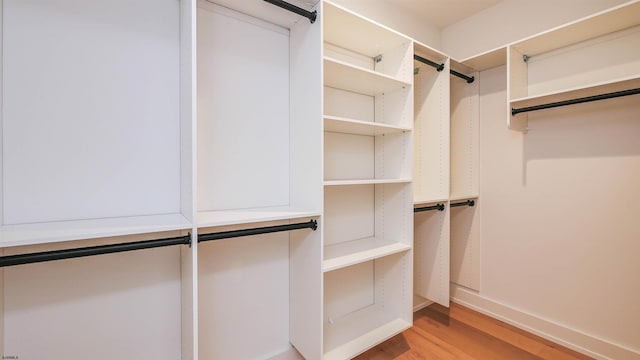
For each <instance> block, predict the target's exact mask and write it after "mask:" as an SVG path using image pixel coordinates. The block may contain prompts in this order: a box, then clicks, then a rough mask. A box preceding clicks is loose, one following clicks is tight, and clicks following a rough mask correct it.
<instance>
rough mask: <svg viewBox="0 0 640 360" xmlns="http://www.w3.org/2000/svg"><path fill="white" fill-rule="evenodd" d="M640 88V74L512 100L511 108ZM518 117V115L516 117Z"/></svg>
mask: <svg viewBox="0 0 640 360" xmlns="http://www.w3.org/2000/svg"><path fill="white" fill-rule="evenodd" d="M639 87H640V74H636V75H634V76H629V77H625V78H621V79H614V80H610V81H604V82H600V83H595V84H590V85H587V86H581V87H574V88H570V89H566V90H561V91H554V92H549V93H545V94H539V95H532V96H527V97H521V98H517V99H512V100H511V101H509V105H510V106H511V108H523V107H530V106H536V105H541V104H548V103H553V102H559V101H566V100H572V99H577V98H583V97H588V96H594V95H600V94H605V93H610V92H617V91H623V90H629V89H635V88H639ZM516 116H517V115H516Z"/></svg>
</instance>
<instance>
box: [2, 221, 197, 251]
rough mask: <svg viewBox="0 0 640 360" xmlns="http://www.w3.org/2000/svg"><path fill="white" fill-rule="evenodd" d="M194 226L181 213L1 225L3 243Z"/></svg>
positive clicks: (53, 241)
mask: <svg viewBox="0 0 640 360" xmlns="http://www.w3.org/2000/svg"><path fill="white" fill-rule="evenodd" d="M191 227H192V224H191V222H190V221H188V220H187V219H186V218H185V217H184V216H183V215H182V214H166V215H149V216H131V217H118V218H105V219H90V220H73V221H57V222H47V223H34V224H20V225H5V226H3V227H2V228H0V247H3V248H4V247H11V246H24V245H35V244H46V243H55V242H62V241H72V240H84V239H96V238H104V237H112V236H124V235H135V234H145V233H154V232H163V231H174V230H186V229H191Z"/></svg>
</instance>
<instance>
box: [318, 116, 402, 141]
mask: <svg viewBox="0 0 640 360" xmlns="http://www.w3.org/2000/svg"><path fill="white" fill-rule="evenodd" d="M324 131H328V132H337V133H344V134H354V135H367V136H378V135H384V134H393V133H401V132H405V131H411V128H410V127H404V126H394V125H387V124H382V123H375V122H371V121H363V120H355V119H348V118H344V117H339V116H331V115H325V116H324Z"/></svg>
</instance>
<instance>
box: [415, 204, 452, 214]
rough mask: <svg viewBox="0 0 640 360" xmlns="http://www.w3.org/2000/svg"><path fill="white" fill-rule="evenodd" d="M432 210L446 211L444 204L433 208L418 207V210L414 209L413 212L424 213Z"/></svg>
mask: <svg viewBox="0 0 640 360" xmlns="http://www.w3.org/2000/svg"><path fill="white" fill-rule="evenodd" d="M431 210H438V211H444V204H437V205H433V206H424V207H417V208H414V209H413V212H422V211H431Z"/></svg>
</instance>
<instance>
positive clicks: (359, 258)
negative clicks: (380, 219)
mask: <svg viewBox="0 0 640 360" xmlns="http://www.w3.org/2000/svg"><path fill="white" fill-rule="evenodd" d="M407 250H411V245H409V244H404V243H400V242H396V241H392V240H388V239H383V238H378V237H369V238H364V239H358V240H352V241H347V242H343V243H339V244H334V245H328V246H326V247H325V248H324V259H325V260H324V261H323V263H322V269H323V271H324V272H328V271H332V270H337V269H340V268H343V267H346V266H350V265H354V264H358V263H361V262H364V261H369V260H374V259H378V258H381V257H383V256H387V255H391V254H395V253H399V252H402V251H407Z"/></svg>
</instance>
